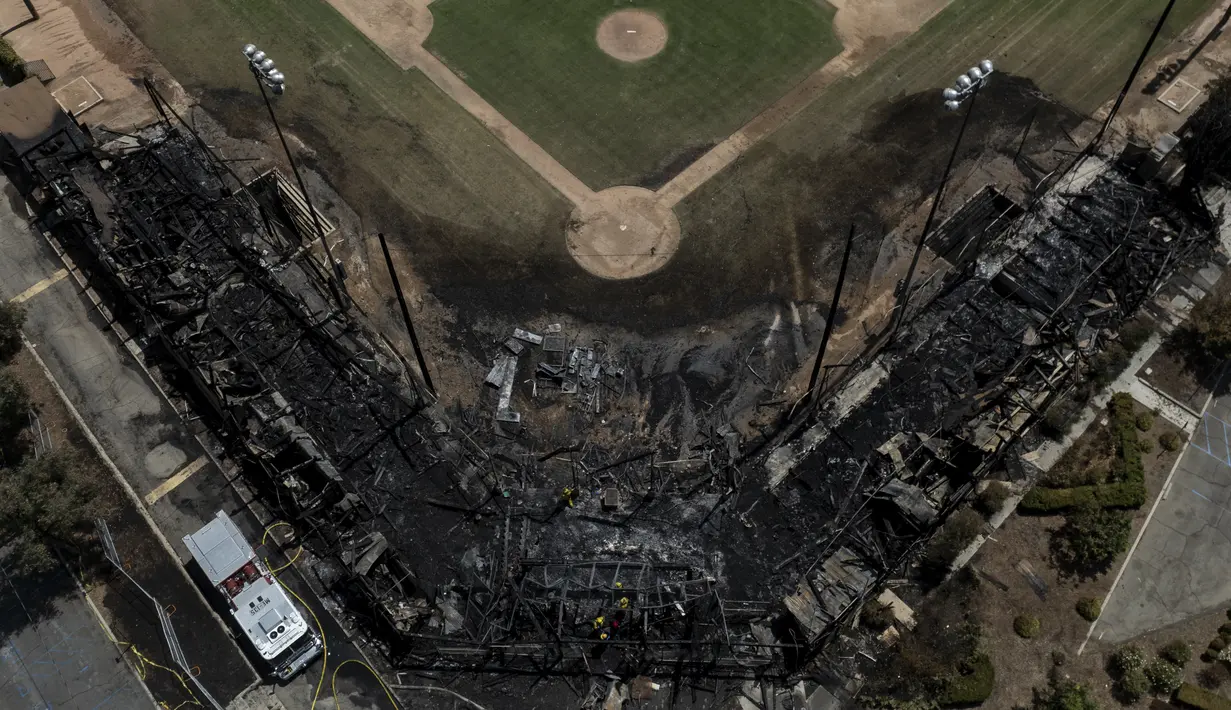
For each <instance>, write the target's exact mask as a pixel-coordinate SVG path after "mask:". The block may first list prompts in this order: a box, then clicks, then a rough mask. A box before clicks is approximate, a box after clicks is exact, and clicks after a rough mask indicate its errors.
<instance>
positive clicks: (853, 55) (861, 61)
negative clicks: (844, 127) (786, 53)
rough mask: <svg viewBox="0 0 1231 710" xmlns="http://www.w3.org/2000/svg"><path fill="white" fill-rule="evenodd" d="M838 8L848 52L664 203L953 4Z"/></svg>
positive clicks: (902, 1) (702, 165) (680, 179)
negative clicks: (834, 83)
mask: <svg viewBox="0 0 1231 710" xmlns="http://www.w3.org/2000/svg"><path fill="white" fill-rule="evenodd" d="M831 3H832V4H833V5H834V6H835V7H837V8H838V12H837V14H836V15H834V25H833V26H834V33H835V34H837V35H838V39H839V40H840V41H841V42H842V47H843V49H842V53H841V54H839V55H838V56H836V57H834V58H833V59H831V60H829V61H828V62H826V63H825V65H824V66H822V67H821V68H820V69H817V70H816V71H814V72H813V73H812V74H810V75H809V76H808V78H806V79H804V80H803V81H802V82H800V83H799V84H797V85H795V87H794V88H792V89H791V90H790V91H788V92H787V93H786V95H785V96H783V97H782V98H781V99H778V100H777V101H775V102H774V103H773V104H772V105H771V106H770V107H769V108H767V109H765V110H764V111H762V112H761V113H759V114H757V115H756V116H755V117H753V119H752V120H751V121H749V122H748V123H747V124H745V125H744V126H743V127H742V128H740V129H739V130H738V131H736V132H735V133H733V134H731V136H730V137H729V138H727V139H726V140H724V141H722V142H721V143H719V144H718V145H716V146H714V147H713V148H712V149H711V150H710V151H709V152H708V153H706V154H705V155H703V156H701V157H700V158H698V159H697V160H696V162H694V163H693V164H692V165H689V166H688V167H687V168H685V169H684V170H683V171H681V172H680V173H679V174H678V175H676V176H675V177H674V178H672V179H671V180H670V181H669V182H668V183H667V184H666V185H663V186H662V187H661V188H659V190H658V198H659V199H660V200H662V202H663V204H665V205H667V206H668V207H674V206H675V205H677V204H679V203H680V201H681V200H683V199H684V198H685V197H688V196H689V195H691V194H692V193H693V192H694V191H695V190H696V189H697V188H699V187H701V186H702V185H704V184H705V182H706V181H707V180H709V179H710V178H711V177H713V176H714V175H716V174H717V173H719V172H721V171H722V169H723V168H725V167H727V166H728V165H730V164H731V163H733V162H735V159H736V158H738V157H739V156H740V155H742V154H743V153H744V151H746V150H748V149H749V148H751V147H752V146H753V145H754V144H755V143H756V142H757V141H760V140H762V139H763V138H765V137H766V136H768V135H770V134H771V133H773V132H774V131H776V130H778V129H779V128H780V127H781V126H782V125H783V124H784V123H786V122H787V121H789V120H791V118H792V117H794V116H795V115H796V114H798V113H799V112H800V111H803V110H804V109H805V108H807V107H808V106H809V105H810V104H811V103H812V102H813V101H815V100H816V99H817V97H818V96H820V95H821V93H822V92H823V91H825V89H826V88H828V87H829V85H830V84H832V83H833V82H834V81H836V80H838V79H841V78H842V77H844V76H857V75H858V74H859V73H860V72H862V71H863V70H864V69H866V68H868V67H869V66H871V64H872V63H873V62H874V61H876V60H877V59H879V58H880V56H881V55H883V54H884V53H885V52H886V51H887V50H888V49H889V48H890V47H892V46H893V45H894V44H895V43H897V42H898V41H900V40H901V39H903V38H905V37H908V36H910V35H911V34H913V33H914V32H916V31H918V30H919V28H920V27H923V25H924V23H926V22H927V21H928V20H930V19H932V17H934V16H935V15H936V13H938V12H940V11H941V10H943V9H944V8H945V6H947V5H948V4H949V0H831Z"/></svg>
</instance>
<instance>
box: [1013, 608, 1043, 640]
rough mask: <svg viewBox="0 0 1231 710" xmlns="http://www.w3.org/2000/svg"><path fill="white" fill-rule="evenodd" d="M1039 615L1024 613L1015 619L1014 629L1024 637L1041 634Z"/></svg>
mask: <svg viewBox="0 0 1231 710" xmlns="http://www.w3.org/2000/svg"><path fill="white" fill-rule="evenodd" d="M1041 626H1042V625H1041V624H1039V617H1037V616H1033V615H1031V614H1022V615H1020V616H1018V617H1017V618H1016V619H1014V620H1013V630H1014V631H1015V632H1017V635H1018V636H1021V637H1022V638H1024V639H1032V638H1034V637H1035V636H1038V635H1039V629H1040V628H1041Z"/></svg>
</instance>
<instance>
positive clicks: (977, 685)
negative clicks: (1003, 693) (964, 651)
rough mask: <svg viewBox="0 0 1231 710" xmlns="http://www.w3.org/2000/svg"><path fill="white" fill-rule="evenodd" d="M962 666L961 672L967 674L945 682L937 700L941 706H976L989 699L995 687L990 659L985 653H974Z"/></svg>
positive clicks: (993, 671)
mask: <svg viewBox="0 0 1231 710" xmlns="http://www.w3.org/2000/svg"><path fill="white" fill-rule="evenodd" d="M963 665H964V666H965V668H963V670H964V671H968V672H965V673H963V674H962V675H958V676H953V677H952V678H949V679H948V680H947V681H945V688H944V690H943V691H942V692H941V693H940V697H938V698H937V702H938V703H940V704H941V705H945V706H949V705H976V704H978V703H981V702H983V701H984V700H987V699H988V698H989V697H991V694H992V690H993V689H994V688H995V687H996V669H995V668H994V667H992V659H990V658H988V657H987V654H985V653H976V654H975V655H974V656H972V657H971V659H970V660H969V661H967V662H966V663H965V664H963Z"/></svg>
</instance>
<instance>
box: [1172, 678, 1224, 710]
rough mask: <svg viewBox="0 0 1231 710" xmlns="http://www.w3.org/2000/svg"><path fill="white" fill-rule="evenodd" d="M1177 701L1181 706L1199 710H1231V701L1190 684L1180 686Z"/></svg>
mask: <svg viewBox="0 0 1231 710" xmlns="http://www.w3.org/2000/svg"><path fill="white" fill-rule="evenodd" d="M1175 699H1176V701H1178V702H1179V703H1180V704H1182V705H1186V706H1188V707H1190V708H1197V710H1231V700H1227V699H1226V698H1224V697H1223V696H1221V695H1219V694H1217V693H1211V692H1210V691H1208V690H1205V689H1204V688H1201V687H1199V686H1196V685H1191V684H1189V683H1184V684H1183V685H1181V686H1180V689H1179V691H1178V692H1176V694H1175Z"/></svg>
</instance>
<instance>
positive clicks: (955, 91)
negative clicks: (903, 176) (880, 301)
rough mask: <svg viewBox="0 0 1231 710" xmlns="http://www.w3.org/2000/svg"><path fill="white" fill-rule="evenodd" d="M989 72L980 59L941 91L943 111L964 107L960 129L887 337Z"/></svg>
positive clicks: (899, 316)
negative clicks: (964, 105)
mask: <svg viewBox="0 0 1231 710" xmlns="http://www.w3.org/2000/svg"><path fill="white" fill-rule="evenodd" d="M992 70H993V67H992V62H991V60H989V59H984V60H983V61H981V62H979V64H978V66H973V67H971V68H970V69H969V70H967V71H966V73H965V74H961V75H959V76H958V78H957V81H955V82H954V84H953V86H951V87H949V88H947V89H945V90H944V91H943V92H941V96H942V97H943V98H944V102H945V103H944V106H945V108H946V109H948V110H950V111H956V110H958V109H959V108H961V107H962V104H966V114H965V115H964V116H963V117H962V126H961V128H959V129H958V131H957V140H955V141H953V150H951V151H950V152H949V162H948V163H946V164H945V171H944V173H942V174H941V176H940V184H939V185H938V186H937V187H936V195H935V196H934V197H933V198H932V208H931V209H930V210H928V217H927V219H926V220H924V222H923V230H922V231H921V232H920V233H919V241H918V242H917V243H916V244H915V254H914V256H912V257H911V259H910V267H909V268H908V269H907V270H906V279H905V280H904V281H903V282H902V291H901V294H900V296H899V300H900V301H901V304H900V305H899V306H898V309H897V312H896V313H894V316H893V327H892V329H891V330H890V333H889V335H890V338H892V337H893V336H895V335H897V332H898V328H901V327H902V320H903V319H904V318H905V317H906V306H907V305H908V304H909V302H910V282H911V280H912V279H913V278H914V276H915V267H916V266H917V265H918V264H919V255H920V254H921V253H922V252H923V244H924V242H926V241H927V238H928V235H929V234H931V232H932V222H933V221H934V220H935V219H936V210H937V209H938V208H939V207H940V200H941V197H942V196H943V195H944V193H945V186H946V185H948V183H949V174H950V173H951V172H952V171H953V163H954V162H955V161H956V159H957V151H958V148H959V147H961V145H962V136H963V135H965V133H966V125H967V124H968V123H969V122H970V114H971V113H973V112H974V108H975V97H976V96H978V95H979V90H980V89H982V88H983V85H984V84H986V83H987V80H988V77H990V76H991V75H992ZM967 99H970V102H969V103H967V102H966V100H967Z"/></svg>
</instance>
